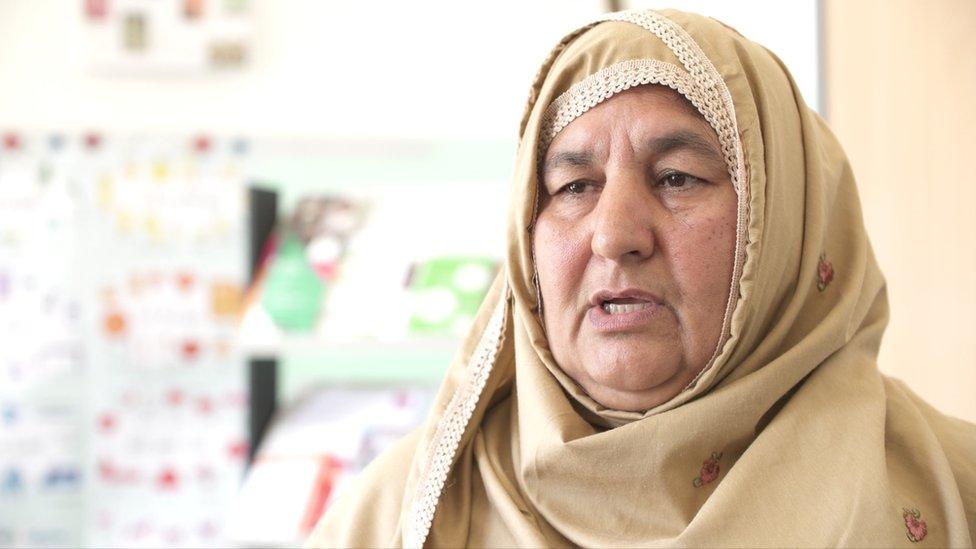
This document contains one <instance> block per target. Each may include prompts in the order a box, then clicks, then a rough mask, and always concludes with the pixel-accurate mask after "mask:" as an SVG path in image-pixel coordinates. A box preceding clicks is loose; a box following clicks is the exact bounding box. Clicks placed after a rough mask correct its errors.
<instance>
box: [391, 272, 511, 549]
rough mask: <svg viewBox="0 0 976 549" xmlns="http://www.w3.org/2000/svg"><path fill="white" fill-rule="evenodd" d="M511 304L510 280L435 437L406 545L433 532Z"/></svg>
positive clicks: (416, 544) (408, 525) (418, 543)
mask: <svg viewBox="0 0 976 549" xmlns="http://www.w3.org/2000/svg"><path fill="white" fill-rule="evenodd" d="M507 305H508V287H507V283H506V285H505V286H504V287H502V291H501V294H500V298H499V302H498V304H497V305H496V306H495V310H494V311H493V312H492V315H491V318H490V319H489V320H488V324H487V326H486V327H485V330H484V332H482V334H481V339H480V340H479V341H478V346H477V347H476V348H475V351H474V353H472V355H471V357H470V359H469V360H468V365H467V369H466V371H467V376H466V377H467V380H466V382H465V383H462V384H461V386H459V387H458V389H457V390H456V391H455V392H454V395H453V396H452V397H451V400H450V402H448V404H447V407H446V408H445V410H444V415H443V416H442V417H441V419H440V422H439V423H438V426H437V430H436V431H435V432H434V436H433V438H432V439H431V442H430V446H429V450H428V451H427V461H426V463H425V466H424V469H423V471H422V472H421V476H420V480H419V481H418V483H417V486H418V489H417V491H416V492H415V493H414V499H413V501H412V502H411V504H410V510H409V513H408V515H407V521H406V525H405V526H406V527H405V530H404V536H403V537H404V545H405V546H406V547H422V546H423V544H424V541H426V539H427V536H428V534H429V533H430V527H431V525H432V524H433V521H434V511H435V510H436V509H437V502H438V500H439V499H440V496H441V492H442V491H443V490H444V484H445V482H446V481H447V475H448V473H449V472H450V470H451V465H452V464H453V463H454V458H455V455H456V454H457V451H458V447H459V445H460V443H461V437H462V436H463V435H464V431H465V429H466V427H467V425H468V422H469V421H470V420H471V416H472V415H473V414H474V410H475V408H476V407H477V405H478V400H479V399H480V398H481V393H482V391H483V390H484V388H485V384H486V383H487V381H488V376H489V374H490V373H491V370H492V367H493V366H494V364H495V358H496V357H497V356H498V351H499V350H500V349H501V344H502V337H503V335H504V333H505V319H506V318H507V315H506V311H507Z"/></svg>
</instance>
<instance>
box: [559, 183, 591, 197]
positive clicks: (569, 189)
mask: <svg viewBox="0 0 976 549" xmlns="http://www.w3.org/2000/svg"><path fill="white" fill-rule="evenodd" d="M590 185H591V183H589V182H586V181H573V182H571V183H567V184H566V185H563V187H562V188H561V189H559V192H565V193H567V194H583V193H585V192H586V189H587V188H588V187H589V186H590Z"/></svg>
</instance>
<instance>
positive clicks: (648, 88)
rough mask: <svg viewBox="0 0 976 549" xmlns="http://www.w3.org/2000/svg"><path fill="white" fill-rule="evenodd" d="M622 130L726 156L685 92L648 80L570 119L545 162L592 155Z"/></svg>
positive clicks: (648, 141) (646, 140) (649, 141)
mask: <svg viewBox="0 0 976 549" xmlns="http://www.w3.org/2000/svg"><path fill="white" fill-rule="evenodd" d="M621 132H625V133H627V134H629V135H630V136H631V137H632V138H634V139H638V140H640V141H641V142H642V145H648V146H653V147H654V148H656V149H662V148H663V149H671V148H674V147H675V146H677V145H680V146H688V147H690V148H693V149H698V150H699V151H700V152H703V153H713V152H714V153H715V154H717V155H719V157H721V154H720V153H719V151H720V150H721V147H720V145H719V142H718V136H717V134H716V133H715V131H714V130H713V129H712V127H711V126H710V125H709V124H708V122H706V121H705V119H704V117H702V116H701V114H700V113H699V112H698V110H697V109H695V107H694V106H693V105H692V104H691V103H690V102H689V101H688V100H687V99H685V98H684V96H682V95H681V94H680V93H678V92H676V91H674V90H672V89H670V88H668V87H666V86H659V85H643V86H638V87H635V88H631V89H628V90H625V91H622V92H619V93H617V94H615V95H614V96H613V97H611V98H609V99H607V100H605V101H603V102H602V103H600V104H599V105H597V106H595V107H594V108H592V109H590V110H589V111H587V112H585V113H583V114H582V115H581V116H579V117H578V118H576V119H575V120H573V121H572V122H570V123H569V124H568V125H567V126H566V127H565V128H563V129H562V130H561V131H560V132H559V133H558V134H556V136H555V137H554V139H553V141H552V142H551V144H550V146H549V148H548V150H547V151H546V155H545V162H544V164H545V165H544V167H545V168H551V167H553V163H554V160H558V159H559V158H561V157H565V156H567V155H571V154H577V153H590V154H592V153H594V152H596V150H597V149H600V148H601V147H602V146H606V145H607V143H605V140H606V139H607V138H608V137H609V136H610V135H611V134H619V133H621Z"/></svg>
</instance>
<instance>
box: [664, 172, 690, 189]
mask: <svg viewBox="0 0 976 549" xmlns="http://www.w3.org/2000/svg"><path fill="white" fill-rule="evenodd" d="M697 181H698V178H697V177H695V176H692V175H688V174H686V173H681V172H671V173H669V174H665V176H664V177H662V178H661V180H660V182H659V186H661V187H668V188H672V189H678V188H682V187H686V186H690V185H692V184H694V183H696V182H697Z"/></svg>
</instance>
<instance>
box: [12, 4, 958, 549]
mask: <svg viewBox="0 0 976 549" xmlns="http://www.w3.org/2000/svg"><path fill="white" fill-rule="evenodd" d="M633 7H676V8H679V9H685V10H689V11H696V12H700V13H704V14H706V15H710V16H713V17H715V18H717V19H720V20H722V21H724V22H726V23H728V24H730V25H731V26H733V27H735V28H736V29H738V30H739V31H740V32H742V33H743V34H745V35H746V36H748V37H750V38H752V39H753V40H755V41H757V42H760V43H762V44H764V45H765V46H766V47H768V48H769V49H771V50H772V51H773V52H775V53H776V54H777V55H778V56H779V57H780V58H781V59H783V61H784V62H785V64H786V65H787V66H788V67H789V68H790V70H791V71H792V74H793V76H794V78H795V80H796V81H797V83H798V84H799V86H800V88H801V90H802V93H803V96H804V98H805V100H806V102H807V103H808V104H809V105H810V106H811V107H813V108H815V109H816V110H817V111H818V112H820V114H821V115H823V116H824V117H825V118H827V120H828V122H829V123H830V124H831V126H832V127H833V128H834V129H835V131H836V133H837V134H838V136H839V138H840V140H841V142H842V143H843V144H844V146H845V150H846V151H847V153H848V155H849V156H850V158H851V162H852V164H853V166H854V170H855V174H856V175H857V178H858V181H859V185H860V190H861V198H862V201H863V203H864V204H863V207H864V212H865V218H866V223H867V225H868V230H869V234H870V235H871V237H872V241H873V243H874V247H875V251H876V253H877V256H878V259H879V262H880V263H881V266H882V269H883V270H884V272H885V274H886V276H887V279H888V282H889V293H890V298H891V307H892V320H891V323H890V326H889V328H888V331H887V335H886V338H885V341H884V345H883V348H882V352H881V359H880V365H881V368H882V370H883V371H884V372H885V373H887V374H889V375H893V376H896V377H899V378H901V379H903V380H905V381H906V382H907V383H908V384H909V385H910V386H911V387H912V388H913V389H915V390H916V391H917V392H918V393H919V394H921V395H922V396H923V397H924V398H926V399H927V400H928V401H929V402H930V403H932V404H933V405H934V406H935V407H936V408H938V409H940V410H942V411H943V412H946V413H948V414H951V415H954V416H957V417H961V418H964V419H967V420H969V421H976V320H974V315H973V314H972V311H973V310H974V309H976V248H974V246H973V243H972V242H973V237H974V236H976V216H974V215H973V214H972V210H973V205H974V204H976V185H974V183H976V180H974V177H976V176H974V175H973V169H972V167H971V162H972V158H973V156H974V155H973V153H976V135H974V133H973V131H974V130H973V128H976V104H974V103H973V101H972V97H974V96H976V57H974V56H972V55H970V54H969V52H972V51H976V2H973V1H971V0H933V1H931V2H928V1H927V2H922V1H920V0H919V1H911V0H857V1H840V0H823V1H817V0H795V1H792V2H775V1H772V0H768V1H766V0H755V1H737V2H729V1H727V0H698V1H692V0H674V1H670V2H650V1H643V0H633V1H623V0H618V1H597V0H531V1H518V2H517V1H514V0H504V1H496V2H492V3H490V5H489V4H476V3H474V2H470V3H467V2H456V1H455V2H446V1H445V2H441V1H433V0H415V1H413V2H403V1H374V2H337V1H332V0H328V1H327V0H275V1H272V0H0V547H13V546H16V547H21V546H31V547H51V546H65V547H77V546H94V547H160V546H166V547H224V546H260V547H273V546H293V545H296V544H298V543H300V542H301V540H302V539H303V538H304V536H305V535H306V534H307V532H308V530H309V529H310V528H311V526H312V525H314V523H315V521H316V520H317V519H318V517H319V516H320V515H321V513H322V512H323V510H324V509H325V508H326V507H327V506H328V504H329V501H330V500H331V499H332V498H334V497H335V495H336V494H338V493H341V491H342V490H343V488H344V486H347V485H348V482H349V479H350V478H353V477H354V475H355V474H356V472H357V471H359V470H360V469H361V468H362V467H363V466H364V465H365V464H366V463H368V462H369V461H370V459H372V457H373V456H375V455H376V453H377V452H379V451H381V450H382V449H383V448H384V447H385V446H386V445H387V444H389V442H391V441H392V440H395V439H396V438H397V437H399V436H401V435H402V434H404V433H406V432H407V431H409V430H410V429H412V428H413V427H414V426H415V425H417V424H418V423H419V422H420V421H421V420H422V418H423V417H424V415H425V413H426V409H427V406H428V405H429V403H430V399H431V398H432V396H433V392H434V391H435V390H436V387H437V384H438V380H439V378H440V376H441V375H442V374H443V372H444V371H445V369H446V367H447V365H448V363H449V362H450V360H451V358H452V356H453V354H454V352H455V350H456V346H457V343H458V341H459V337H460V336H461V335H462V334H463V333H464V332H465V330H466V329H467V327H468V325H469V323H470V321H471V319H472V315H473V314H474V312H475V311H476V309H477V306H478V304H479V303H480V300H481V298H482V296H483V295H484V292H485V291H486V289H487V285H488V283H489V282H490V280H491V278H492V276H493V275H494V273H495V271H496V270H497V269H498V267H499V259H500V258H501V257H502V253H503V250H504V219H505V209H506V205H507V193H508V188H509V181H508V178H509V175H510V172H511V168H512V165H513V160H514V153H515V146H516V138H517V130H518V122H519V119H520V116H521V113H522V109H523V105H524V101H525V99H526V96H527V92H528V89H529V85H530V83H531V80H532V78H533V76H534V74H535V72H536V70H537V69H538V65H539V64H540V63H541V62H542V60H543V59H544V58H545V57H546V55H547V54H548V51H549V49H550V48H551V47H552V46H553V45H554V44H555V43H556V42H557V41H558V40H559V38H561V37H562V35H563V34H564V33H565V32H566V31H568V30H570V29H572V28H574V27H575V26H576V25H577V24H579V23H581V22H583V21H585V20H586V19H588V18H591V17H593V16H595V15H598V14H600V13H602V12H605V11H611V10H616V9H626V8H633ZM472 198H475V199H476V202H475V203H476V204H477V206H476V207H471V205H472V204H473V202H472Z"/></svg>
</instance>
